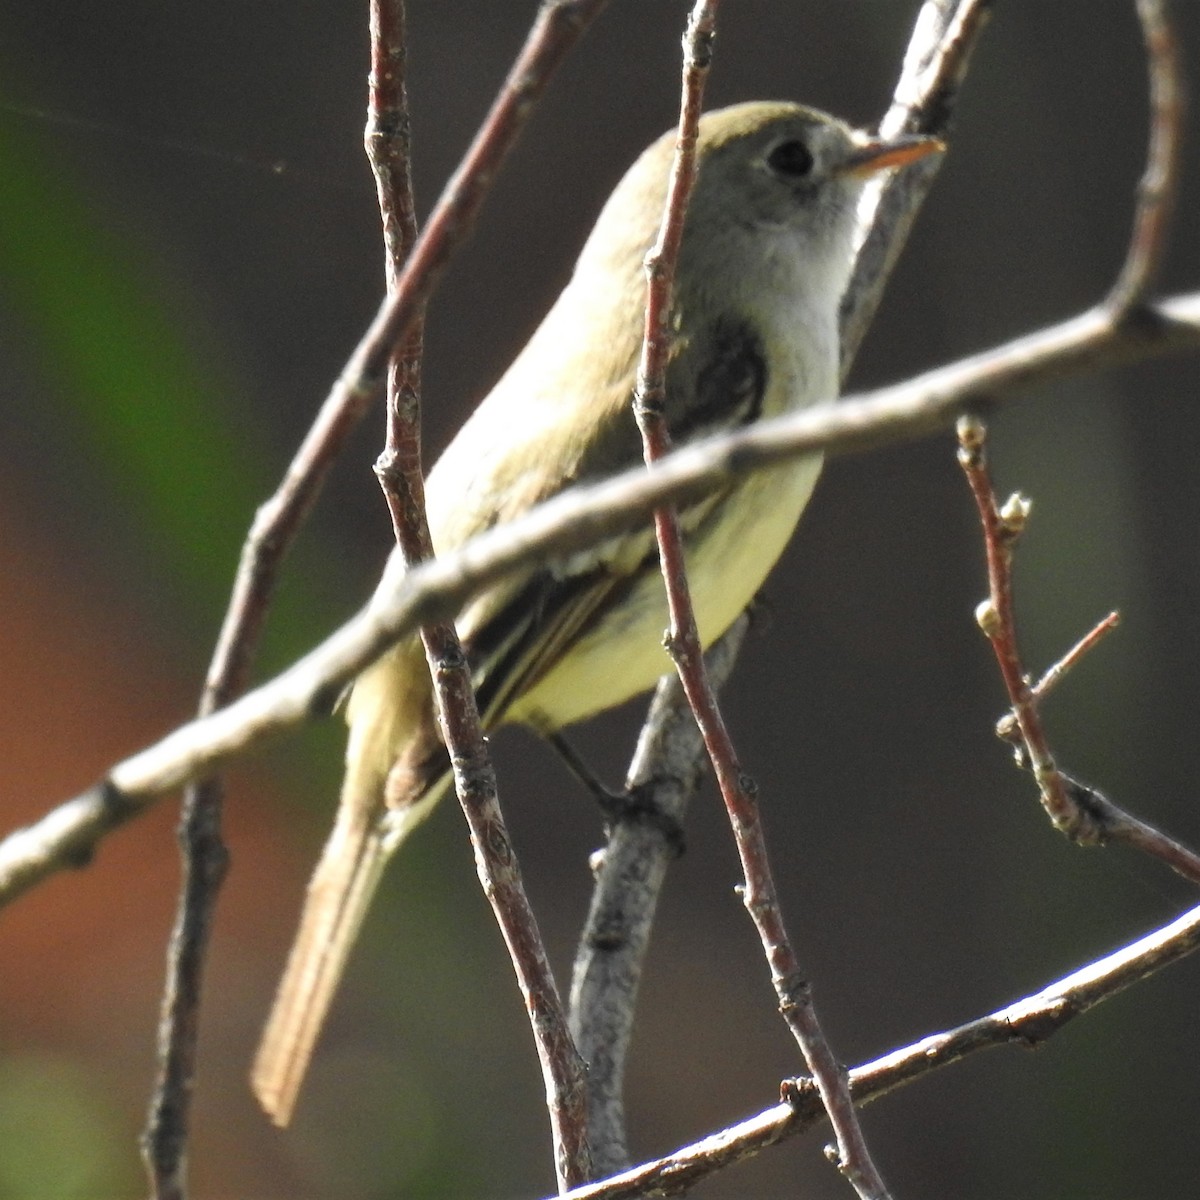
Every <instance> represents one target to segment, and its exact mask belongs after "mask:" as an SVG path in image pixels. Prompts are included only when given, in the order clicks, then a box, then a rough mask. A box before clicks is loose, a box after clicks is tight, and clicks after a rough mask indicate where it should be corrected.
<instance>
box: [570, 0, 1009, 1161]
mask: <svg viewBox="0 0 1200 1200" xmlns="http://www.w3.org/2000/svg"><path fill="white" fill-rule="evenodd" d="M985 11H986V10H985V6H984V4H983V3H980V2H979V0H929V2H928V3H927V4H926V5H925V6H924V7H923V8H922V10H921V14H920V16H919V17H918V20H917V22H916V24H915V26H914V29H913V32H912V36H911V38H910V42H909V47H908V51H907V53H906V55H905V59H904V67H903V69H902V71H901V75H900V79H899V81H898V83H897V85H896V91H895V100H894V102H893V105H892V108H891V110H890V111H889V113H888V115H887V116H886V117H885V118H884V121H883V123H882V125H881V134H882V135H883V136H892V135H893V134H899V133H903V132H922V133H935V134H936V133H942V132H944V131H945V128H946V126H947V124H948V122H949V119H950V116H951V114H952V111H953V107H954V100H955V98H956V96H957V90H958V86H959V83H960V82H961V80H962V77H963V74H964V72H965V69H966V65H967V61H968V59H969V51H970V48H971V47H972V46H973V45H974V42H975V40H976V39H977V37H978V34H979V32H980V30H981V28H982V26H983V21H982V14H983V13H984V12H985ZM935 157H936V159H937V161H939V162H940V156H931V158H930V159H928V160H926V163H928V162H932V161H933V160H934V158H935ZM923 166H925V163H922V164H917V165H916V168H915V169H910V170H907V171H901V172H889V173H887V175H886V176H884V177H881V178H880V179H879V180H877V181H875V182H874V183H873V184H872V185H871V186H872V192H871V196H872V203H870V204H864V205H862V206H860V210H859V218H860V227H861V226H862V225H863V224H866V223H870V231H869V232H867V233H866V234H865V236H863V237H860V242H861V249H860V251H859V253H858V255H857V257H856V262H855V270H854V274H853V278H852V282H851V285H850V287H849V288H848V291H847V296H846V298H845V302H844V303H843V306H842V312H841V322H842V331H843V333H842V338H843V347H842V371H843V375H845V373H847V372H848V371H849V369H850V366H851V364H852V362H853V359H854V351H855V349H856V348H857V345H858V342H859V340H860V338H861V334H862V331H863V330H864V329H865V327H866V321H867V319H869V316H870V314H871V313H873V312H874V310H875V304H876V302H877V299H878V296H879V294H880V293H881V291H882V288H883V286H884V283H885V282H886V278H887V275H888V273H889V271H890V268H891V266H892V264H893V263H894V261H895V259H896V256H897V251H898V246H899V243H900V242H902V241H903V238H904V236H905V235H906V234H907V231H908V228H909V227H910V225H911V220H912V217H913V215H914V214H915V212H916V210H917V208H918V207H919V205H920V203H921V202H922V200H923V199H924V197H925V195H926V193H927V191H928V188H929V184H930V183H931V182H932V178H933V173H932V172H925V171H922V170H920V167H923ZM875 201H878V203H875ZM893 245H895V246H896V250H892V247H893ZM744 628H745V625H744V622H739V623H738V624H737V625H735V626H734V628H733V629H731V630H730V631H729V632H728V633H727V634H726V635H724V636H723V637H722V638H721V639H720V640H719V641H718V642H717V643H716V645H715V646H714V647H713V648H712V649H710V650H709V652H708V654H707V655H706V660H707V662H708V668H709V677H710V680H711V681H712V682H713V684H714V686H718V687H719V686H720V683H719V681H718V668H719V669H720V672H721V674H720V679H721V680H723V678H724V675H725V674H727V673H729V672H731V671H732V669H733V665H734V658H735V656H736V654H737V652H738V648H739V647H740V645H741V641H742V635H743V630H744ZM656 747H658V749H656ZM703 749H704V747H703V743H702V741H701V739H700V737H699V734H698V732H697V729H696V724H695V720H694V718H693V717H692V714H691V710H690V708H689V707H688V703H687V698H686V696H685V695H684V693H683V690H682V688H681V687H680V685H679V681H678V678H677V677H675V676H670V677H669V678H667V679H664V680H663V681H662V682H661V683H660V685H659V690H658V692H656V694H655V698H654V701H653V703H652V704H651V706H650V710H649V714H648V716H647V720H646V723H645V725H644V727H643V730H642V734H641V737H640V738H639V742H638V750H637V753H636V755H635V760H634V764H633V765H632V766H631V770H630V775H629V778H628V780H627V787H629V788H632V789H634V790H633V792H632V800H633V803H632V805H631V806H630V807H631V812H630V816H629V818H628V819H624V820H619V821H616V822H614V823H613V827H612V829H611V832H610V835H609V838H608V841H607V844H606V846H605V849H604V852H603V854H602V855H601V856H599V858H600V865H599V869H598V871H597V877H596V887H595V891H594V893H593V897H592V905H591V909H590V911H589V914H588V921H587V924H586V926H585V929H584V931H583V934H582V936H581V938H580V943H579V949H578V952H577V955H576V961H575V973H574V979H573V983H572V989H571V1020H572V1027H573V1028H574V1029H575V1030H576V1038H577V1040H578V1041H579V1044H580V1049H581V1051H582V1053H583V1054H584V1057H585V1058H586V1059H587V1061H588V1064H589V1069H588V1094H589V1099H590V1111H589V1124H590V1127H591V1130H592V1154H593V1159H594V1162H595V1165H596V1168H597V1171H598V1173H601V1174H609V1173H612V1172H613V1171H616V1170H619V1169H620V1168H622V1167H624V1166H625V1165H626V1163H627V1161H628V1158H627V1154H626V1136H625V1128H624V1108H623V1103H622V1094H621V1088H622V1080H623V1076H624V1062H625V1053H626V1048H627V1046H628V1041H629V1029H630V1027H631V1025H632V1021H633V1010H634V1005H635V1003H636V998H637V986H638V980H639V979H640V973H641V962H642V956H643V954H644V953H645V948H646V946H647V944H648V941H649V931H650V926H651V924H652V922H653V919H654V910H655V906H656V903H657V898H658V891H659V888H660V887H661V885H662V882H663V880H664V879H665V874H666V866H667V862H668V859H669V856H670V855H671V854H672V853H673V852H674V847H675V843H674V840H673V835H672V833H671V829H672V826H671V825H670V822H671V821H672V820H674V821H678V820H679V819H680V818H681V817H682V813H683V810H684V808H685V806H686V804H687V801H688V799H689V798H690V796H691V794H692V793H693V792H694V790H695V788H696V786H697V784H698V781H699V778H700V776H701V769H700V761H699V756H701V755H702V754H703Z"/></svg>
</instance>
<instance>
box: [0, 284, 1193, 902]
mask: <svg viewBox="0 0 1200 1200" xmlns="http://www.w3.org/2000/svg"><path fill="white" fill-rule="evenodd" d="M1184 350H1192V351H1197V350H1200V292H1195V293H1189V294H1185V295H1180V296H1175V297H1172V298H1171V299H1168V300H1164V301H1161V302H1159V303H1157V304H1155V305H1153V306H1151V307H1150V308H1149V310H1148V311H1147V313H1146V319H1145V320H1143V321H1139V322H1134V323H1129V322H1125V323H1120V322H1116V321H1114V320H1113V319H1112V317H1111V315H1110V314H1109V313H1108V312H1106V311H1105V310H1103V309H1094V310H1092V311H1090V312H1087V313H1084V314H1082V315H1080V316H1077V317H1073V318H1072V319H1070V320H1068V321H1064V322H1063V323H1061V324H1059V325H1054V326H1050V327H1049V328H1047V329H1043V330H1039V331H1038V332H1036V333H1031V334H1027V335H1026V336H1024V337H1022V338H1018V339H1017V340H1015V341H1012V342H1006V343H1003V344H1002V345H1000V346H997V347H995V348H993V349H991V350H987V351H984V352H982V353H980V354H976V355H973V356H971V357H969V358H966V359H962V360H960V361H958V362H955V363H951V364H949V365H947V366H944V367H939V368H937V369H935V370H933V371H929V372H926V373H925V374H923V375H918V376H916V377H914V378H913V379H911V380H908V381H907V382H905V383H900V384H895V385H893V386H891V387H886V388H880V389H878V390H877V391H874V392H869V393H862V394H860V395H858V396H855V397H849V398H847V399H845V400H843V401H841V402H840V403H839V404H838V405H836V406H833V407H828V408H822V409H820V410H811V409H810V410H807V411H804V412H799V413H793V414H791V415H789V416H786V417H780V418H776V419H774V420H771V421H764V422H760V423H759V424H758V425H757V426H755V427H754V428H753V429H747V430H741V431H739V432H737V433H732V434H725V435H722V436H720V437H714V438H711V439H708V440H706V441H704V442H698V443H695V444H692V445H689V446H687V447H685V448H684V449H682V450H676V451H673V452H672V453H671V454H670V455H669V456H668V457H667V458H666V459H664V460H663V461H662V462H661V463H658V464H656V465H655V466H653V467H652V468H650V469H649V470H645V469H642V468H638V469H636V470H633V471H629V472H626V473H624V474H622V475H618V476H616V477H614V478H613V479H610V480H606V481H605V482H603V483H598V484H593V485H590V486H588V487H580V488H575V489H572V490H571V491H569V492H566V493H564V494H562V495H560V496H558V497H556V498H555V499H554V500H552V501H550V502H549V503H547V504H543V505H541V506H539V507H538V508H537V509H535V510H533V511H531V512H529V513H527V514H526V515H525V516H523V517H522V518H521V519H520V520H519V521H514V522H512V523H511V524H509V525H505V526H499V527H497V528H495V529H492V530H489V531H488V532H487V533H485V534H482V535H480V536H479V537H477V538H474V539H472V540H471V541H470V542H469V543H468V544H466V545H464V546H462V547H461V548H459V549H458V550H456V551H455V552H453V553H451V554H447V555H444V556H443V557H441V558H439V559H437V560H436V561H434V562H431V563H426V564H423V565H422V566H420V567H418V568H417V569H415V570H414V571H412V572H411V573H410V574H409V575H408V576H407V577H406V578H405V580H404V582H403V584H402V585H401V586H400V587H399V588H397V589H396V591H395V593H394V594H393V595H390V596H388V597H387V599H386V601H383V602H373V603H372V604H370V605H368V606H367V607H366V608H365V609H363V610H362V611H361V612H360V613H359V614H358V615H357V616H355V617H353V618H352V619H351V620H350V621H348V622H346V623H345V624H344V625H342V626H341V627H340V628H339V629H337V630H336V631H335V632H334V633H332V634H331V635H330V636H329V637H328V638H327V639H326V640H325V641H324V642H322V643H321V644H320V645H318V646H317V647H315V648H314V649H313V650H311V651H310V652H309V653H308V654H306V655H305V656H304V657H303V658H301V659H299V660H298V661H297V662H295V663H294V664H293V665H292V666H291V667H289V668H288V669H287V670H285V671H283V672H282V673H280V674H279V675H277V676H275V678H273V679H271V680H269V681H267V682H266V683H264V684H262V685H261V686H259V687H258V688H255V689H254V690H253V691H252V692H249V693H247V694H246V695H245V696H243V697H242V698H241V699H240V700H237V701H235V702H234V703H233V704H231V705H229V706H228V707H226V708H224V709H221V710H220V711H219V712H216V713H214V714H213V715H212V716H210V717H205V718H202V719H199V720H194V721H190V722H188V723H187V724H184V725H181V726H179V727H178V728H177V729H175V730H173V731H172V732H171V733H169V734H167V735H166V736H164V737H163V738H162V739H161V740H159V741H158V742H155V743H154V744H153V745H151V746H148V747H146V748H145V749H143V750H141V751H139V752H137V753H135V754H133V755H132V756H130V757H129V758H126V759H124V760H123V761H121V762H119V763H117V764H115V765H114V766H113V767H112V768H111V769H110V770H109V771H108V773H107V774H106V776H105V778H104V779H103V780H102V781H101V782H100V783H98V784H96V785H95V786H94V787H92V788H90V789H89V790H88V791H86V792H84V793H82V794H81V795H79V796H77V797H75V798H73V799H71V800H68V801H66V802H64V803H63V804H61V805H59V806H58V807H56V808H54V809H52V810H51V811H50V812H49V813H47V814H46V816H45V817H43V818H42V819H41V820H40V821H38V822H36V823H35V824H34V825H32V826H29V827H27V828H24V829H19V830H16V831H15V832H13V833H11V834H10V835H9V836H8V837H7V838H5V839H4V841H3V842H0V904H3V903H7V902H8V901H10V900H12V899H14V898H15V897H16V896H18V895H20V894H21V893H22V892H24V891H26V890H27V889H28V888H30V887H32V886H34V885H35V884H36V883H38V882H39V881H40V880H42V879H44V878H46V877H47V876H48V875H51V874H53V873H54V872H56V871H60V870H62V869H64V868H66V867H78V866H82V865H85V864H86V863H87V862H88V861H89V859H90V857H91V855H92V854H93V853H94V852H95V849H96V846H97V844H98V843H99V841H100V840H101V839H102V838H103V837H104V835H105V834H107V833H109V832H110V831H111V830H113V829H115V828H117V827H119V826H120V825H122V824H124V822H125V821H128V820H130V819H131V818H133V817H135V816H137V815H139V814H140V813H141V812H142V811H144V809H145V807H146V806H147V804H148V803H149V802H150V801H152V800H153V799H155V798H156V797H157V796H159V795H162V794H163V793H165V792H168V791H170V790H172V789H173V788H177V787H179V786H180V785H181V784H184V783H186V782H188V781H189V780H191V779H194V778H197V777H199V776H201V775H204V774H207V773H208V772H209V771H211V770H212V769H213V768H214V767H215V766H217V765H219V764H220V763H222V762H225V761H228V760H229V759H231V758H234V757H236V756H238V755H242V754H245V753H247V752H248V751H249V750H251V749H253V748H254V747H256V746H259V745H262V744H263V743H264V742H266V741H267V740H268V739H269V738H271V737H273V736H276V735H278V734H279V733H282V732H284V731H285V730H288V729H292V728H295V727H296V726H298V725H301V724H303V723H305V722H306V721H310V720H313V719H314V718H315V717H318V716H321V715H324V714H326V713H327V712H328V711H329V708H330V706H331V705H332V703H333V700H334V699H335V697H336V696H337V695H338V694H339V693H340V691H341V689H342V688H343V687H344V686H345V685H346V684H347V683H348V682H349V681H350V680H351V679H353V678H354V676H355V675H357V674H358V673H359V672H361V671H362V670H363V668H364V667H365V666H367V665H368V664H369V663H371V662H373V661H374V660H375V659H376V658H378V657H379V655H380V654H382V653H383V652H384V651H385V650H386V649H387V647H388V646H390V645H392V644H393V643H394V642H395V641H397V640H398V639H399V638H401V637H403V636H404V635H405V634H408V633H412V632H413V631H414V630H415V629H416V628H417V627H418V626H419V625H420V623H421V622H422V621H427V620H431V619H434V618H435V617H438V616H446V615H449V614H453V613H455V612H457V611H458V610H459V608H460V607H461V606H462V605H463V604H464V603H465V602H466V600H467V599H468V598H469V597H470V596H472V595H474V594H475V593H476V592H478V591H479V590H480V589H481V588H483V587H486V586H488V585H489V584H491V583H493V582H495V581H496V580H497V579H499V578H502V577H503V576H504V575H506V574H507V573H509V572H510V571H513V570H515V569H517V568H518V567H519V565H520V564H523V563H527V562H530V561H533V560H535V559H545V558H547V557H553V556H555V555H557V554H562V553H565V552H567V551H570V550H574V549H578V548H580V547H581V546H585V545H590V544H595V543H596V542H599V541H602V540H603V539H604V538H605V537H606V536H608V535H610V534H612V533H614V532H618V531H620V530H622V529H624V528H627V527H628V526H629V525H630V524H631V523H633V522H635V521H642V520H645V519H647V518H648V517H649V515H650V514H651V513H652V512H653V511H654V509H655V508H656V507H658V506H659V505H661V504H663V503H665V502H667V501H672V500H674V501H679V500H681V499H684V498H686V497H695V496H698V495H702V494H704V493H705V492H707V491H710V490H712V489H714V488H717V487H720V486H721V485H722V484H723V483H725V482H727V481H728V480H729V479H730V478H731V477H734V476H736V475H740V474H742V473H744V472H746V471H750V470H754V469H756V468H761V467H766V466H769V465H773V464H775V463H778V462H782V461H784V460H786V459H789V458H796V457H798V456H800V455H802V454H809V453H812V452H813V451H816V450H824V451H826V452H827V453H831V454H832V453H848V452H850V451H862V450H866V449H871V448H874V447H876V446H880V445H884V444H887V443H894V442H897V441H902V440H913V439H915V438H917V437H920V436H923V435H926V434H929V433H932V432H934V431H936V430H940V429H944V428H946V427H948V426H949V425H951V424H952V423H953V421H954V419H955V418H956V417H957V416H958V414H959V413H960V412H962V410H963V409H964V408H966V407H967V406H968V405H971V404H975V405H978V404H979V402H980V401H981V400H982V399H983V398H986V399H987V400H988V402H989V403H991V404H998V403H1000V401H1001V400H1002V399H1003V398H1004V397H1005V396H1007V395H1011V394H1012V393H1014V392H1017V391H1019V390H1021V389H1022V388H1026V387H1029V386H1031V385H1033V384H1035V383H1038V384H1040V383H1044V382H1046V381H1047V380H1052V379H1059V378H1063V377H1064V376H1067V375H1076V374H1079V373H1082V372H1083V371H1087V370H1096V369H1099V368H1101V367H1107V366H1114V365H1117V364H1120V363H1129V362H1135V361H1138V360H1143V359H1147V358H1153V357H1157V356H1161V355H1163V354H1166V353H1170V352H1179V351H1184Z"/></svg>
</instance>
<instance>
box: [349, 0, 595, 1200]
mask: <svg viewBox="0 0 1200 1200" xmlns="http://www.w3.org/2000/svg"><path fill="white" fill-rule="evenodd" d="M404 24H405V13H404V0H371V33H372V71H371V105H370V116H369V119H368V125H367V138H366V144H367V153H368V157H369V158H370V160H371V165H372V169H373V170H374V173H375V182H376V190H377V192H378V194H379V208H380V215H381V217H382V218H383V228H384V238H385V247H386V251H387V254H386V259H387V278H388V287H389V289H390V290H394V289H395V288H396V287H397V285H398V280H399V277H400V274H401V271H402V268H403V264H404V261H405V257H406V256H407V254H408V253H409V252H410V249H411V247H412V245H413V243H414V242H415V241H416V236H417V223H416V216H415V205H414V201H413V188H412V174H411V170H410V162H409V155H408V145H409V137H408V131H409V116H408V101H407V96H406V92H405V82H404V67H405V35H404ZM420 368H421V322H420V321H417V322H416V323H415V324H414V325H413V328H412V331H411V332H410V333H409V335H408V338H407V339H406V345H405V349H404V351H403V352H402V353H401V354H398V355H397V356H396V357H395V359H393V362H392V365H391V369H390V371H389V374H388V388H387V440H386V444H385V446H384V450H383V453H382V454H381V455H380V456H379V460H378V462H377V463H376V464H375V471H376V474H377V475H378V477H379V483H380V486H381V487H382V489H383V494H384V496H385V497H386V499H387V504H388V509H389V511H390V513H391V517H392V527H393V530H394V532H395V536H396V542H397V545H398V547H399V549H400V553H401V554H402V555H403V557H404V561H405V563H406V565H408V566H413V565H416V564H417V563H421V562H426V561H428V560H430V559H432V558H433V542H432V539H431V538H430V535H429V523H428V521H427V519H426V515H425V484H424V476H423V474H422V470H421V399H420V397H421V386H420ZM421 639H422V641H423V642H424V645H425V655H426V658H427V660H428V662H429V668H430V673H431V677H432V680H433V688H434V695H435V697H436V700H437V709H438V719H439V724H440V727H441V730H442V735H443V737H444V739H445V742H446V749H447V750H448V751H449V754H450V761H451V763H452V764H453V766H454V785H455V791H456V792H457V794H458V799H459V803H460V804H461V806H462V810H463V813H464V814H465V816H466V819H467V824H468V826H469V828H470V831H471V844H472V847H473V849H474V852H475V864H476V869H477V870H478V872H479V878H480V882H481V884H482V885H483V891H484V895H485V896H486V897H487V898H488V901H489V903H490V904H491V906H492V911H493V913H494V914H495V916H496V920H497V922H498V924H499V925H500V929H501V932H502V933H503V935H504V941H505V944H506V945H507V946H508V950H509V954H510V955H511V957H512V961H513V969H514V971H515V972H516V976H517V982H518V984H519V986H520V988H521V994H522V996H523V998H524V1000H525V1008H526V1012H527V1013H528V1014H529V1020H530V1024H531V1026H532V1029H533V1035H534V1042H535V1045H536V1047H537V1053H538V1060H539V1062H540V1063H541V1067H542V1077H543V1081H544V1083H545V1087H546V1097H547V1105H548V1107H549V1111H550V1128H551V1135H552V1139H553V1145H554V1163H555V1170H556V1174H557V1177H558V1182H559V1187H560V1189H561V1190H563V1191H565V1190H566V1189H568V1188H571V1187H576V1186H578V1185H579V1184H582V1183H584V1182H586V1181H587V1180H588V1179H589V1178H590V1177H591V1158H590V1154H589V1151H588V1143H587V1091H586V1086H585V1082H584V1065H583V1060H582V1059H581V1058H580V1056H579V1053H578V1051H577V1050H576V1049H575V1044H574V1042H573V1041H572V1039H571V1034H570V1032H569V1030H568V1027H567V1018H566V1013H565V1011H564V1009H563V1004H562V1001H561V999H560V998H559V994H558V988H557V987H556V985H555V982H554V976H553V974H552V973H551V970H550V963H549V959H548V958H547V956H546V950H545V946H544V944H543V942H542V937H541V933H540V932H539V930H538V926H537V920H536V918H535V916H534V913H533V909H532V907H531V905H530V903H529V900H528V898H527V897H526V895H525V889H524V886H523V884H522V881H521V871H520V867H519V865H518V862H517V858H516V855H515V853H514V851H513V849H512V843H511V840H510V839H509V836H508V830H507V827H506V825H505V821H504V816H503V814H502V813H501V810H500V805H499V801H498V796H497V787H496V775H495V771H494V769H493V767H492V764H491V760H490V758H489V756H488V752H487V746H486V741H485V739H484V735H483V729H482V726H481V724H480V720H479V710H478V708H477V706H476V703H475V691H474V688H473V686H472V681H471V671H470V667H469V665H468V663H467V659H466V656H465V655H464V654H463V650H462V646H461V644H460V643H459V640H458V634H457V632H456V631H455V628H454V623H453V622H452V621H448V620H443V621H435V622H431V623H429V624H426V625H423V626H422V628H421Z"/></svg>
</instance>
